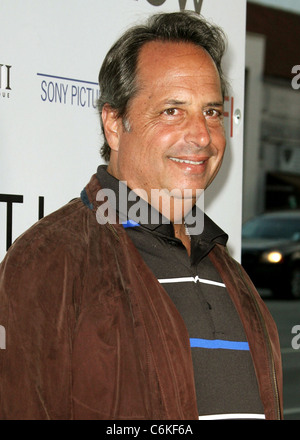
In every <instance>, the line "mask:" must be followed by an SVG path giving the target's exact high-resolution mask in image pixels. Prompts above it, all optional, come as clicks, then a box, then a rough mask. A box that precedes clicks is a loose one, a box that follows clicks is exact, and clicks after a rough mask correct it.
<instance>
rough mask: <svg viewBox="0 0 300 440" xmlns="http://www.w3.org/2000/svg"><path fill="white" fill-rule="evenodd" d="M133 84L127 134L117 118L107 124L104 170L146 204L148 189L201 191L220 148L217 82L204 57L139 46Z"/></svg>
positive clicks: (181, 47) (166, 45) (193, 51)
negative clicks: (109, 131)
mask: <svg viewBox="0 0 300 440" xmlns="http://www.w3.org/2000/svg"><path fill="white" fill-rule="evenodd" d="M137 84H138V92H137V94H136V95H135V97H134V98H133V99H132V100H131V102H130V104H129V109H128V112H127V120H128V122H129V125H130V129H129V130H125V129H124V125H123V124H122V120H121V118H120V119H118V120H115V122H114V126H113V127H114V130H112V132H113V137H111V136H110V138H109V139H110V141H109V143H110V146H111V160H110V164H109V166H108V171H109V172H110V173H111V174H113V175H114V176H115V177H117V178H118V179H119V180H123V181H126V182H127V185H128V186H129V187H130V188H131V189H133V190H134V189H137V188H141V189H143V190H145V191H146V192H147V194H148V197H150V192H151V189H158V190H161V189H167V190H168V191H172V190H174V189H179V190H180V191H182V190H184V189H190V190H193V192H195V190H196V189H200V188H201V189H205V188H206V187H207V186H208V185H209V184H210V183H211V181H212V180H213V179H214V177H215V175H216V174H217V172H218V170H219V168H220V165H221V162H222V158H223V154H224V150H225V144H226V141H225V133H224V127H223V98H222V93H221V86H220V79H219V75H218V72H217V69H216V67H215V64H214V62H213V61H212V59H211V57H210V56H209V55H208V53H207V52H206V51H205V50H203V49H202V48H200V47H197V46H195V45H193V44H189V43H173V42H150V43H146V44H145V46H143V48H142V50H141V52H140V55H139V60H138V69H137ZM104 119H105V120H107V117H104ZM104 125H105V123H104ZM149 200H150V198H149Z"/></svg>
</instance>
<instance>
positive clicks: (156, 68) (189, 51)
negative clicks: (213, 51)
mask: <svg viewBox="0 0 300 440" xmlns="http://www.w3.org/2000/svg"><path fill="white" fill-rule="evenodd" d="M189 76H190V82H191V83H193V82H194V81H195V80H197V77H201V78H202V79H203V80H204V82H206V83H207V84H209V83H210V84H211V86H212V87H215V86H216V84H217V87H218V88H219V86H221V84H220V76H219V73H218V70H217V67H216V65H215V63H214V61H213V59H212V58H211V56H210V55H209V53H208V52H207V51H206V50H205V49H204V48H202V47H200V46H198V45H195V44H193V43H189V42H187V43H186V42H171V41H152V42H148V43H146V44H145V45H144V46H143V47H142V49H141V52H140V54H139V59H138V65H137V79H138V82H139V87H141V88H142V89H143V88H148V87H149V86H151V87H152V86H154V85H155V88H156V87H158V86H159V84H160V85H161V86H162V87H165V86H167V84H168V83H169V82H170V83H172V86H173V87H174V86H175V85H176V84H177V87H178V89H179V90H182V87H183V83H182V81H181V79H183V78H187V77H189ZM140 90H141V89H140ZM179 99H180V98H179Z"/></svg>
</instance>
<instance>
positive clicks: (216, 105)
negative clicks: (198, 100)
mask: <svg viewBox="0 0 300 440" xmlns="http://www.w3.org/2000/svg"><path fill="white" fill-rule="evenodd" d="M206 106H208V107H224V103H223V102H208V103H207V104H206Z"/></svg>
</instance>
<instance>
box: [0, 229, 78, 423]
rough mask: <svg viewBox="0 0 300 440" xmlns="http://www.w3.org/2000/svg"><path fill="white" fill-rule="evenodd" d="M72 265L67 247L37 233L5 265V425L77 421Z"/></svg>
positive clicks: (0, 385)
mask: <svg viewBox="0 0 300 440" xmlns="http://www.w3.org/2000/svg"><path fill="white" fill-rule="evenodd" d="M72 264H73V262H72ZM72 264H71V262H70V258H69V256H68V252H67V251H66V249H65V248H64V247H61V246H59V245H57V242H55V240H49V239H47V237H45V236H43V235H42V234H35V233H34V231H33V232H31V233H27V234H26V233H25V236H23V237H21V238H20V239H18V240H17V241H16V243H15V244H14V245H13V246H12V247H11V248H10V249H9V251H8V253H7V255H6V257H5V259H4V260H3V262H2V263H1V265H0V325H1V326H2V327H1V329H2V330H3V329H5V348H1V350H0V419H2V420H3V419H8V420H13V419H21V420H24V419H35V420H38V419H57V418H64V419H70V418H72V405H71V353H72V351H71V347H72V330H71V329H72V328H73V327H74V307H73V306H72V303H73V302H72V293H73V291H74V277H73V276H69V273H70V271H71V268H72ZM73 269H74V268H73ZM72 273H74V271H73V270H72ZM2 345H3V344H2ZM53 384H55V388H54V386H53Z"/></svg>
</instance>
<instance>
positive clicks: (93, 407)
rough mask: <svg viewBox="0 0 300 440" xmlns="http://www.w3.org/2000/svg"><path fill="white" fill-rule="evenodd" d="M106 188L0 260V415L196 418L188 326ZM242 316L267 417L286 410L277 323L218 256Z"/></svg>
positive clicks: (38, 227)
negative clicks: (112, 212)
mask: <svg viewBox="0 0 300 440" xmlns="http://www.w3.org/2000/svg"><path fill="white" fill-rule="evenodd" d="M99 190H100V186H99V183H98V180H97V178H96V176H93V177H92V178H91V181H90V183H89V184H88V185H87V187H86V193H87V196H88V198H89V203H90V208H91V209H89V208H88V207H87V206H86V205H85V204H84V203H83V202H82V200H81V199H75V200H73V201H71V202H70V203H69V204H67V205H66V206H64V207H62V208H61V209H59V210H58V211H56V212H54V213H53V214H51V215H49V216H47V217H45V218H44V219H42V220H41V221H39V222H38V223H37V224H35V225H34V226H33V227H31V228H30V229H29V230H28V231H27V232H26V233H24V234H23V235H22V236H21V237H20V238H19V239H18V240H16V242H15V243H14V244H13V245H12V246H11V248H10V249H9V251H8V253H7V255H6V257H5V259H4V260H3V262H2V264H1V267H0V325H2V326H4V327H5V330H6V348H5V349H2V350H0V419H52V420H55V419H106V420H108V419H119V420H122V419H123V420H126V419H129V420H135V419H136V420H137V419H148V420H150V419H166V420H167V419H169V420H170V419H173V420H180V419H181V420H183V419H189V420H191V419H197V418H198V414H197V407H196V396H195V387H194V378H193V365H192V359H191V349H190V343H189V335H188V334H187V330H186V327H185V324H184V322H183V320H182V318H181V316H180V315H179V314H178V312H177V310H176V308H175V306H174V305H173V303H172V301H171V300H170V298H169V297H168V295H167V294H166V292H165V290H164V289H163V288H162V287H161V285H160V284H159V282H158V281H157V280H156V278H155V277H154V276H153V274H152V272H151V271H150V270H149V269H148V267H147V266H146V265H145V263H144V262H143V260H142V258H141V257H140V255H139V253H138V251H137V250H136V248H135V246H134V245H133V243H132V242H131V240H130V239H129V237H128V235H127V233H126V231H125V230H124V228H123V227H122V225H119V224H117V225H112V224H106V225H100V224H99V223H98V222H97V219H96V211H97V207H98V206H99V203H98V202H97V201H96V195H97V192H98V191H99ZM210 257H211V260H212V262H213V263H214V264H215V266H216V268H217V269H218V270H219V272H220V274H221V276H222V278H223V280H224V283H225V284H226V286H227V289H228V292H229V294H230V296H231V298H232V300H233V302H234V304H235V306H236V308H237V311H238V313H239V315H240V317H241V320H242V323H243V325H244V328H245V331H246V335H247V338H248V342H249V345H250V350H251V354H252V357H253V362H254V366H255V371H256V374H257V379H258V384H259V389H260V394H261V399H262V402H263V405H264V409H265V415H266V418H267V419H280V418H282V371H281V357H280V347H279V341H278V335H277V329H276V326H275V324H274V322H273V319H272V318H271V316H270V314H269V312H268V310H267V309H266V307H265V305H264V303H263V301H262V300H261V299H260V297H259V295H258V294H257V292H256V290H255V288H254V286H253V285H252V283H251V281H250V280H249V278H248V276H247V275H246V273H245V272H244V270H243V269H242V267H241V266H240V265H239V264H238V263H237V262H236V261H234V260H233V259H232V258H231V257H230V256H229V254H228V253H227V250H226V249H225V248H224V247H222V246H220V245H216V246H215V247H214V249H213V250H212V251H211V253H210Z"/></svg>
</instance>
